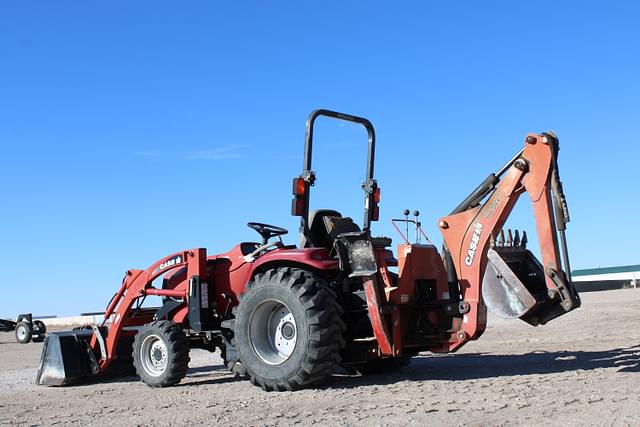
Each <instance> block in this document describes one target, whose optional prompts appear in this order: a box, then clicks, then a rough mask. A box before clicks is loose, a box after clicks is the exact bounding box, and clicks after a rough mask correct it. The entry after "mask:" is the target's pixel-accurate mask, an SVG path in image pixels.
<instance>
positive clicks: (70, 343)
mask: <svg viewBox="0 0 640 427" xmlns="http://www.w3.org/2000/svg"><path fill="white" fill-rule="evenodd" d="M92 335H93V331H92V330H81V331H63V332H51V333H50V334H49V335H47V338H46V339H45V341H44V347H43V348H42V356H41V357H40V368H39V369H38V376H37V378H36V383H37V384H39V385H50V386H62V385H68V384H71V383H73V382H75V381H77V380H79V379H80V378H83V377H87V376H91V375H95V374H97V373H98V363H97V361H96V357H95V355H94V354H93V350H92V349H91V346H90V344H89V343H90V341H91V337H92Z"/></svg>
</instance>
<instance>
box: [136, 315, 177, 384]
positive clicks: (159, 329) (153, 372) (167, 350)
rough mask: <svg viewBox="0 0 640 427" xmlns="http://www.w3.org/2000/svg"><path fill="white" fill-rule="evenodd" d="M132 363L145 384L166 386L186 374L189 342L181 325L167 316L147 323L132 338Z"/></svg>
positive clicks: (175, 382)
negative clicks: (169, 319)
mask: <svg viewBox="0 0 640 427" xmlns="http://www.w3.org/2000/svg"><path fill="white" fill-rule="evenodd" d="M132 355H133V365H134V366H135V368H136V373H137V374H138V376H139V377H140V379H141V380H142V382H144V383H145V384H147V385H148V386H151V387H167V386H170V385H174V384H177V383H179V382H180V380H182V378H184V377H185V375H187V368H188V365H189V343H188V341H187V337H186V335H185V334H184V332H182V329H180V327H179V326H178V325H176V324H175V323H172V322H169V321H167V320H158V321H155V322H151V323H147V324H146V325H144V326H143V327H142V328H140V331H138V333H137V334H136V336H135V339H134V340H133V352H132Z"/></svg>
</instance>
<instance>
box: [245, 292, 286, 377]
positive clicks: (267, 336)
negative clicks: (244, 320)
mask: <svg viewBox="0 0 640 427" xmlns="http://www.w3.org/2000/svg"><path fill="white" fill-rule="evenodd" d="M297 338H298V327H297V325H296V320H295V318H294V317H293V314H291V311H290V310H289V309H288V308H287V306H286V305H284V304H283V303H282V302H281V301H278V300H267V301H264V302H262V303H261V304H259V305H258V306H257V307H256V308H255V310H254V311H253V313H251V317H250V319H249V341H250V342H251V347H252V348H253V350H254V351H255V353H256V355H257V356H258V357H259V358H260V359H261V360H263V361H264V362H266V363H268V364H270V365H280V364H282V363H284V362H285V361H287V360H288V359H289V357H291V355H292V354H293V351H294V350H295V348H296V342H297Z"/></svg>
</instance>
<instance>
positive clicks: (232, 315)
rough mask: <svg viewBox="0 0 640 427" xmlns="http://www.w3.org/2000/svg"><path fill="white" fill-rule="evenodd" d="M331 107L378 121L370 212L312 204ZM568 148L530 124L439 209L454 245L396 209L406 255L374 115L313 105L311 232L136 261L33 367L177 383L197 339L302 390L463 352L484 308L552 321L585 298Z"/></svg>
mask: <svg viewBox="0 0 640 427" xmlns="http://www.w3.org/2000/svg"><path fill="white" fill-rule="evenodd" d="M320 116H326V117H330V118H335V119H340V120H346V121H349V122H353V123H357V124H360V125H362V126H364V127H365V128H366V130H367V132H368V139H369V147H368V163H367V173H366V180H365V182H364V183H363V184H362V188H363V189H364V192H365V207H364V220H363V222H362V225H361V226H360V225H358V224H356V222H355V221H353V220H352V219H351V218H348V217H343V216H342V215H341V214H340V212H339V211H336V210H329V209H320V210H313V211H311V210H310V208H309V196H310V190H311V187H312V186H313V185H314V183H315V181H316V175H315V173H314V172H313V171H312V168H311V160H312V148H313V130H314V123H315V121H316V119H317V118H318V117H320ZM557 154H558V139H557V138H556V136H555V135H554V134H552V133H543V134H529V135H528V136H527V137H526V139H525V147H524V148H523V149H522V150H521V151H519V152H518V153H517V154H516V155H515V156H514V157H513V159H512V160H511V161H509V162H508V163H507V164H506V165H505V166H504V167H503V168H502V169H500V171H499V172H497V173H496V174H491V175H490V176H489V177H488V178H487V179H486V180H485V181H484V182H483V183H482V184H481V185H480V186H479V187H477V188H476V189H475V190H474V191H473V192H472V193H471V194H470V195H469V196H468V197H467V198H466V199H465V200H464V201H463V202H462V203H461V204H460V205H459V206H458V207H457V208H456V209H455V210H454V211H453V212H452V213H451V214H450V215H449V216H446V217H444V218H442V219H440V221H439V223H438V224H439V228H440V230H441V232H442V235H443V237H444V245H443V246H444V247H443V251H442V252H443V253H442V255H440V254H439V253H438V250H437V249H436V247H435V246H434V245H433V244H431V243H428V241H427V243H410V242H409V239H408V237H409V236H408V234H409V233H408V227H409V223H412V224H413V226H415V227H416V235H417V236H421V235H423V233H422V232H421V230H420V223H419V221H418V220H417V217H416V219H409V218H408V216H406V217H405V218H404V219H401V220H395V221H396V222H397V221H405V222H406V228H407V233H406V235H403V234H402V233H401V235H402V236H403V241H402V242H401V243H400V244H399V245H398V246H397V252H396V255H394V253H393V252H392V250H391V249H389V248H390V246H391V239H390V238H387V237H374V236H372V234H371V224H372V222H374V221H377V220H378V202H379V200H380V188H379V187H378V183H377V181H376V180H375V179H374V156H375V132H374V128H373V126H372V124H371V122H369V121H368V120H367V119H364V118H360V117H355V116H351V115H347V114H342V113H337V112H333V111H328V110H317V111H314V112H312V113H311V115H310V116H309V119H308V121H307V126H306V138H305V155H304V170H303V172H302V174H301V175H300V176H298V177H296V178H295V179H294V180H293V196H294V198H293V206H292V213H293V215H296V216H299V217H300V219H301V222H300V231H301V241H300V244H299V246H293V245H291V246H288V245H285V244H284V243H283V241H282V238H281V236H282V235H283V234H286V233H287V231H286V230H285V229H283V228H280V227H276V226H272V225H268V224H261V223H249V224H248V226H249V227H251V228H252V229H254V230H255V231H256V232H257V233H258V234H259V235H260V237H261V241H259V242H244V243H240V244H238V245H237V246H235V247H234V248H232V249H231V250H230V251H229V252H226V253H221V254H218V255H213V256H211V255H208V254H207V251H206V249H202V248H195V249H189V250H185V251H181V252H177V253H175V254H172V255H169V256H167V257H165V258H163V259H161V260H159V261H158V262H156V263H155V264H153V265H152V266H151V267H149V268H147V269H146V270H129V271H127V273H126V275H125V277H124V280H123V282H122V286H121V287H120V289H119V290H118V292H117V293H116V294H115V296H114V297H113V299H112V300H111V302H110V303H109V305H108V307H107V309H106V312H105V320H104V322H103V323H102V325H100V326H95V325H93V326H90V327H86V328H84V329H83V330H76V331H69V332H54V333H51V334H49V336H48V337H47V340H46V342H45V346H44V349H43V356H42V361H41V366H40V370H39V372H38V378H37V382H38V383H39V384H46V385H64V384H69V383H72V382H73V381H74V380H76V379H78V378H81V377H85V376H90V375H96V374H104V373H106V372H108V371H110V370H113V369H114V368H115V365H116V364H124V365H125V366H131V364H132V365H133V366H135V370H136V372H137V374H138V375H139V376H140V378H141V379H142V381H144V382H145V383H146V384H148V385H150V386H153V387H164V386H170V385H173V384H176V383H178V382H179V381H180V380H181V379H182V378H183V377H184V376H185V375H186V373H187V367H188V363H189V349H190V348H204V349H208V350H210V351H215V350H216V349H217V348H219V349H220V350H221V352H222V355H223V358H224V360H225V363H226V364H227V366H228V367H229V368H230V369H231V370H232V371H233V372H235V373H237V374H239V375H241V376H247V377H248V378H249V379H250V380H251V382H252V383H253V384H256V385H259V386H260V387H262V388H263V389H265V390H295V389H300V388H303V387H307V386H310V385H312V384H316V383H319V382H321V381H323V380H324V379H325V378H327V377H328V376H329V375H331V374H333V373H334V372H335V371H336V369H337V368H338V367H339V366H343V367H346V368H350V369H354V370H358V371H361V372H369V371H375V370H379V369H385V368H393V367H394V366H398V365H401V364H403V363H406V361H407V360H408V359H409V358H410V357H412V356H414V355H416V354H418V353H419V352H424V351H430V352H438V353H448V352H454V351H456V350H457V349H459V348H460V347H461V346H463V345H464V344H465V343H467V342H469V341H471V340H475V339H477V338H478V337H480V335H482V333H483V331H484V329H485V326H486V311H487V307H489V308H490V309H492V310H495V311H496V312H497V313H498V314H500V315H502V316H504V317H511V318H516V317H518V318H521V319H522V320H524V321H526V322H528V323H530V324H531V325H534V326H535V325H540V324H544V323H546V322H547V321H549V320H551V319H553V318H555V317H557V316H560V315H562V314H564V313H567V312H569V311H571V310H573V309H574V308H577V307H578V306H579V304H580V300H579V297H578V295H577V293H576V291H575V289H574V287H573V285H572V283H571V278H570V276H569V274H568V272H569V271H570V268H569V261H568V257H567V247H566V240H565V234H564V230H565V226H566V223H567V222H568V221H569V217H568V211H567V206H566V201H565V197H564V194H563V191H562V186H561V183H560V179H559V176H558V166H557V162H556V160H557ZM524 192H527V193H528V194H529V196H530V199H531V202H532V204H533V210H534V215H535V220H536V225H537V231H538V240H539V242H540V245H541V255H542V262H539V261H538V260H537V259H536V258H535V257H534V256H533V255H532V254H531V252H529V251H528V250H527V249H526V240H527V239H526V235H525V234H524V233H523V235H522V237H521V236H520V234H519V233H517V232H516V235H515V236H513V235H512V234H511V232H510V231H509V233H508V235H509V236H510V237H507V238H506V239H505V238H504V233H502V232H501V230H502V227H503V225H504V224H505V221H506V219H507V217H508V215H509V213H510V212H511V211H512V209H513V207H514V205H515V203H516V201H517V200H518V198H519V196H520V195H521V194H522V193H524ZM418 242H419V240H418ZM561 255H562V259H561ZM563 264H564V267H563ZM394 270H395V272H394ZM160 283H161V286H159V284H160ZM154 284H156V286H154ZM149 296H157V297H162V305H161V306H160V307H157V308H145V307H143V302H144V300H145V298H147V297H149Z"/></svg>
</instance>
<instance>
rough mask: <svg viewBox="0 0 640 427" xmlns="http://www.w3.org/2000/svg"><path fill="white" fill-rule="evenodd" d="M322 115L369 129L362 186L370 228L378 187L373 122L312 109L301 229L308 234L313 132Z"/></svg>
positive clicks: (365, 227)
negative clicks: (375, 173)
mask: <svg viewBox="0 0 640 427" xmlns="http://www.w3.org/2000/svg"><path fill="white" fill-rule="evenodd" d="M320 116H324V117H329V118H333V119H338V120H344V121H347V122H352V123H358V124H360V125H362V126H364V128H365V129H366V130H367V136H368V153H367V175H366V180H365V182H364V183H362V188H363V190H364V191H365V193H366V199H365V212H364V224H363V229H364V230H369V228H370V226H371V221H372V220H373V213H374V212H373V207H374V206H375V201H374V192H375V190H376V188H377V183H376V181H375V180H374V179H373V173H374V161H375V149H376V132H375V129H374V128H373V124H371V122H370V121H369V120H368V119H365V118H364V117H358V116H353V115H351V114H345V113H340V112H337V111H332V110H326V109H319V110H315V111H312V112H311V114H309V117H308V118H307V124H306V133H305V140H304V163H303V170H302V174H301V175H300V178H302V179H303V180H304V183H305V188H304V190H305V191H304V198H305V200H304V209H303V212H302V214H301V215H300V217H301V218H300V231H301V232H302V234H303V235H305V236H307V235H308V233H309V224H308V221H309V187H311V186H312V185H314V182H315V172H313V170H312V169H311V164H312V157H313V132H314V125H315V122H316V119H317V118H318V117H320Z"/></svg>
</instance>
